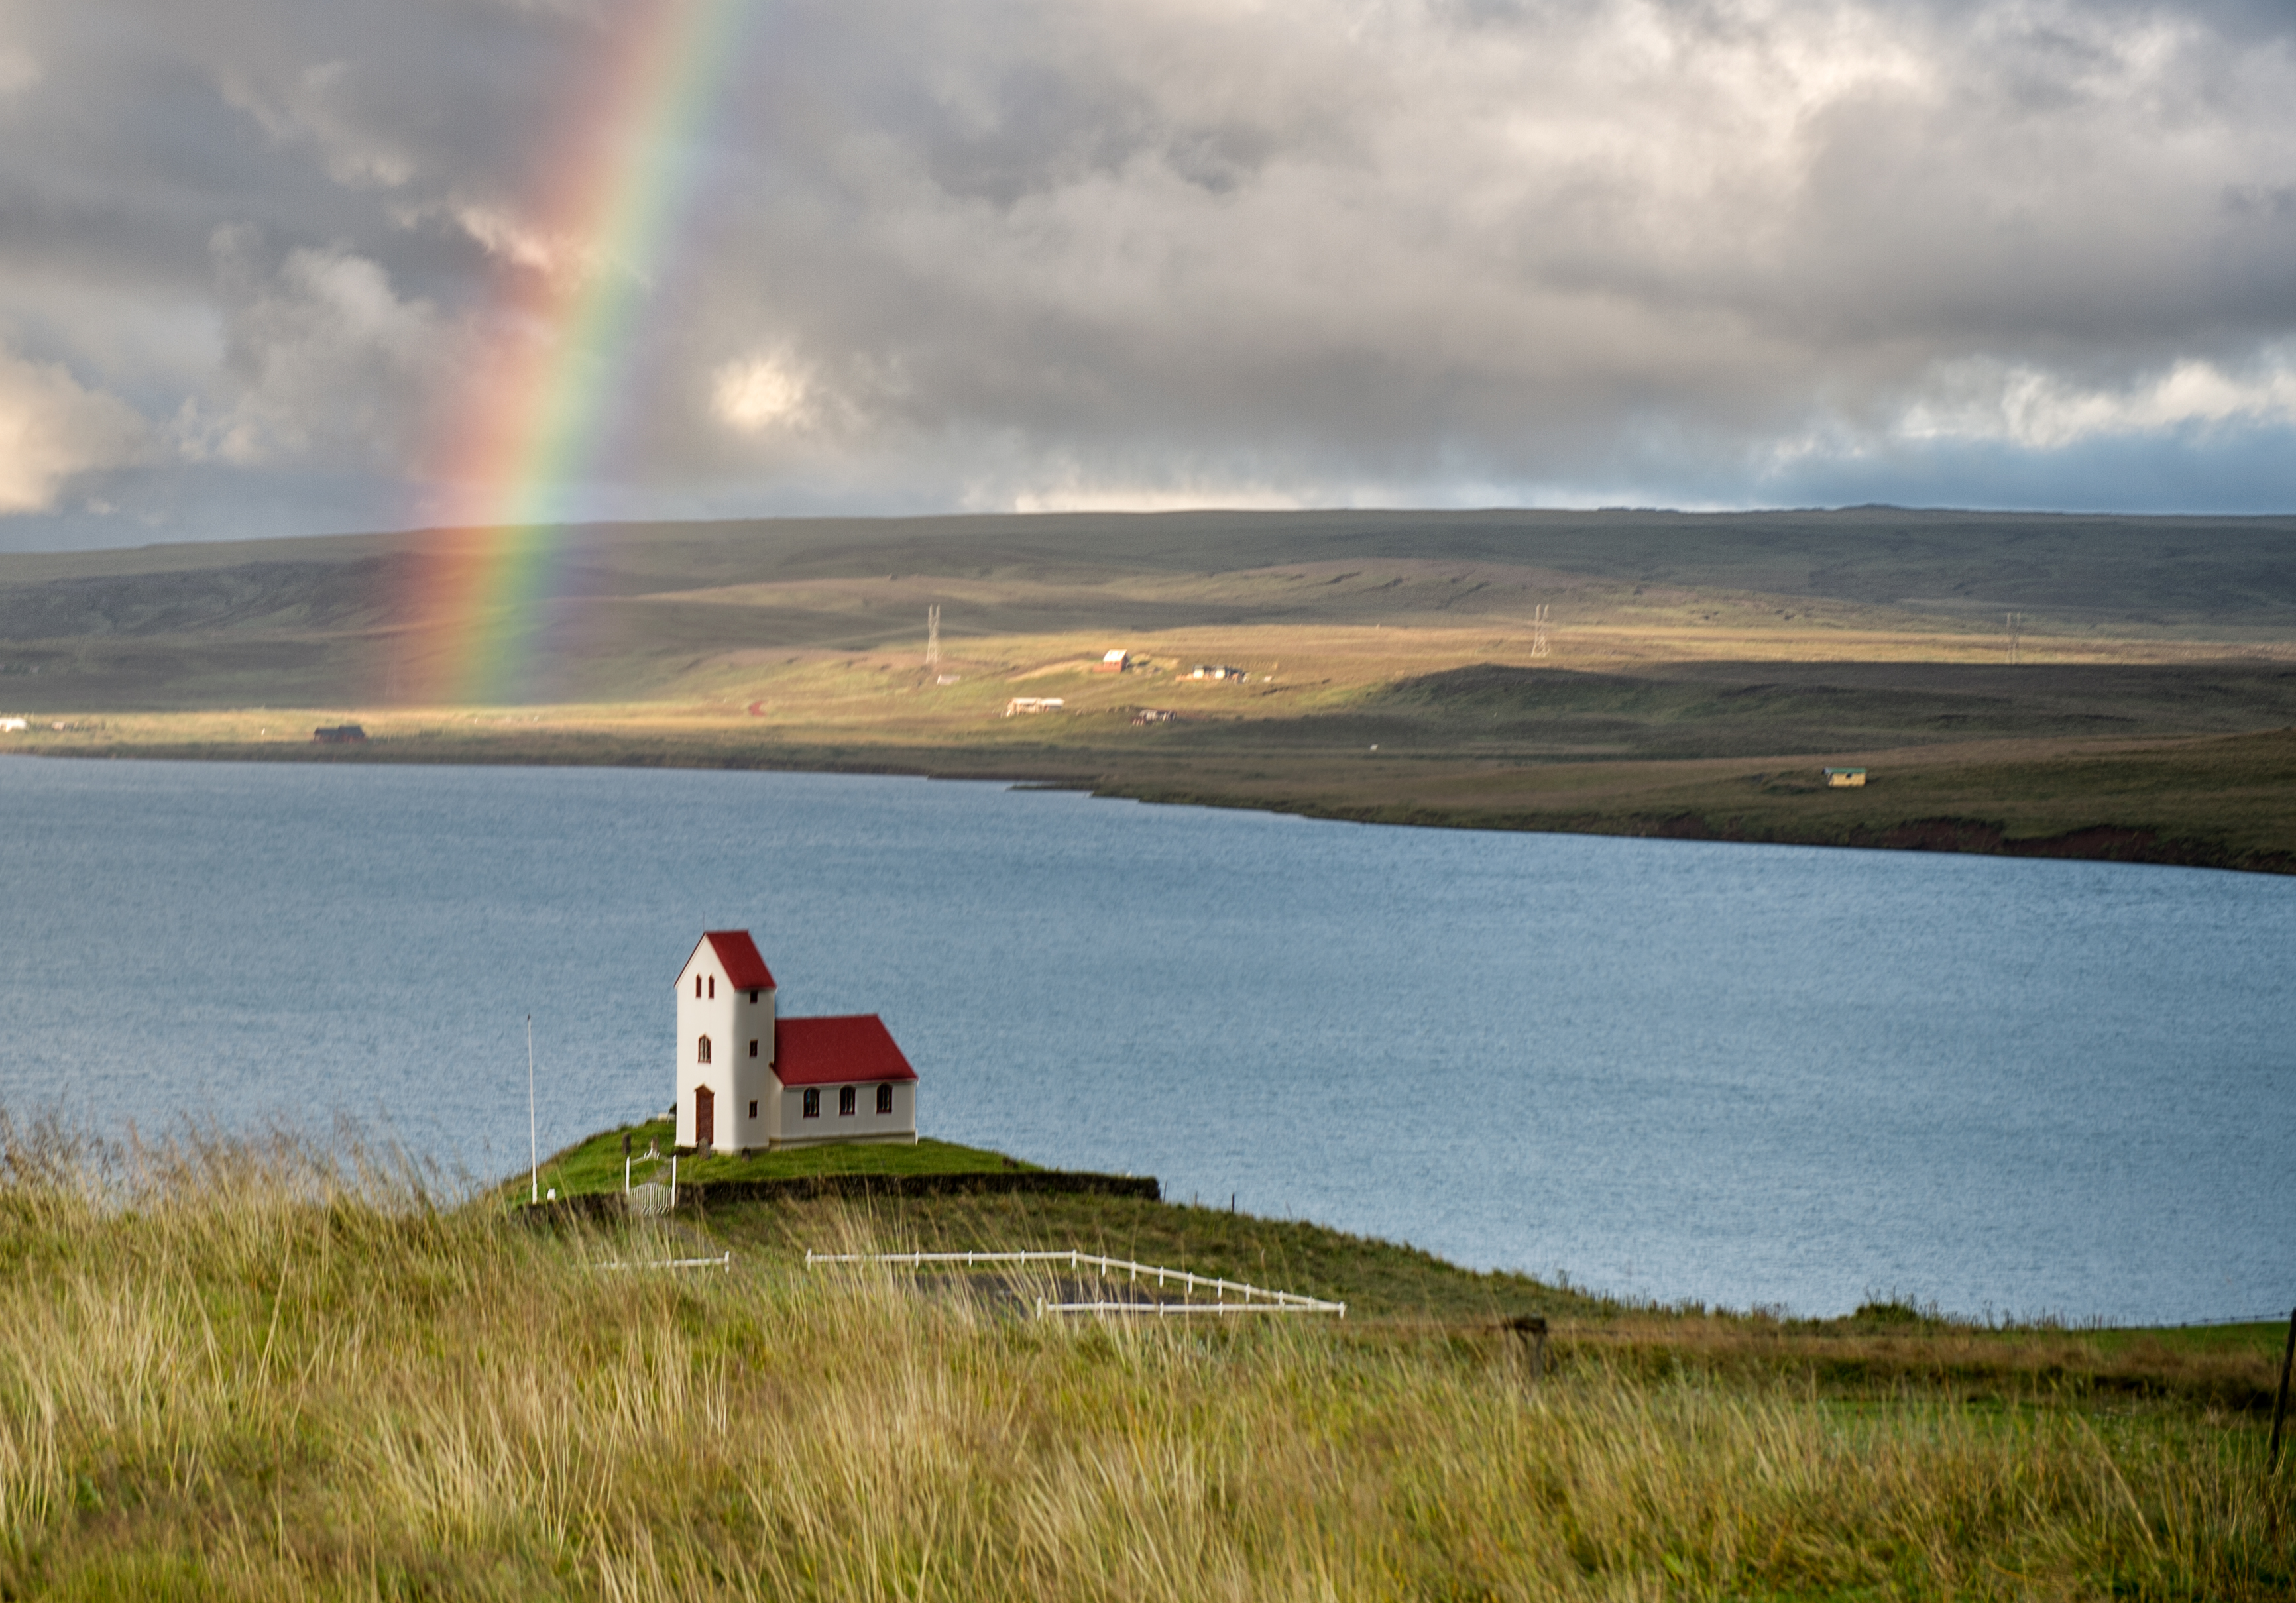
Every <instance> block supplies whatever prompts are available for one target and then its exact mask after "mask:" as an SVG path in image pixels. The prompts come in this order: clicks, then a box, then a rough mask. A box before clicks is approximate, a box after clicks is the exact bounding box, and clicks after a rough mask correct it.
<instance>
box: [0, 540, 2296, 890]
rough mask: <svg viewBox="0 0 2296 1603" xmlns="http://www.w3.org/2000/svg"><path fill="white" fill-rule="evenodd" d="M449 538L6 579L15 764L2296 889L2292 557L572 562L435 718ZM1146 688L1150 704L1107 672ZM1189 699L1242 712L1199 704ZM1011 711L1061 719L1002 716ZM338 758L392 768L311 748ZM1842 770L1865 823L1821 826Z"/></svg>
mask: <svg viewBox="0 0 2296 1603" xmlns="http://www.w3.org/2000/svg"><path fill="white" fill-rule="evenodd" d="M460 538H462V537H461V536H362V537H357V538H350V539H343V540H335V541H301V542H286V543H270V544H263V545H249V546H241V547H227V548H190V547H186V548H155V549H154V550H152V551H148V552H107V553H92V554H84V555H78V556H70V557H65V556H57V557H0V713H11V712H12V713H15V714H17V715H18V716H25V717H26V718H27V719H28V720H29V721H30V723H31V725H32V727H30V728H29V729H28V730H26V731H24V732H19V733H15V734H12V735H5V736H0V751H4V750H18V751H32V752H52V753H72V752H79V753H92V754H93V753H109V754H116V755H121V756H140V757H167V756H177V757H243V758H258V759H266V760H267V759H280V760H284V759H290V758H293V759H305V758H315V759H319V760H327V761H337V762H357V761H388V762H457V763H462V762H479V763H614V764H635V765H649V764H673V765H701V766H727V767H791V768H812V769H831V770H856V771H877V772H898V773H929V774H937V775H944V776H950V777H976V778H1000V779H1019V780H1029V781H1043V782H1051V783H1059V784H1067V785H1075V786H1079V787H1083V788H1088V789H1095V790H1098V791H1101V792H1103V793H1105V794H1110V795H1119V796H1130V797H1141V798H1144V799H1152V800H1159V801H1188V802H1201V803H1210V804H1214V805H1227V806H1255V807H1274V808H1281V809H1285V810H1291V811H1297V812H1303V813H1311V814H1324V815H1328V816H1333V817H1344V818H1356V819H1364V820H1374V821H1382V822H1415V823H1435V824H1454V825H1465V826H1472V827H1487V828H1514V829H1523V828H1531V829H1554V830H1600V831H1607V832H1614V833H1635V834H1671V835H1696V836H1708V837H1713V838H1743V839H1768V840H1796V841H1807V842H1814V843H1826V844H1841V845H1871V846H1929V847H1936V848H1944V849H1956V850H1989V851H2028V852H2035V853H2042V854H2049V855H2075V856H2120V857H2128V858H2133V859H2141V860H2150V861H2159V862H2171V863H2200V864H2211V865H2218V866H2225V867H2236V868H2251V869H2266V870H2274V871H2287V870H2288V869H2289V868H2290V867H2292V866H2296V807H2291V806H2289V805H2288V804H2287V802H2286V799H2285V798H2286V797H2288V796H2289V795H2290V794H2291V793H2292V792H2291V790H2290V781H2291V780H2292V779H2296V767H2292V746H2291V742H2292V740H2296V736H2292V734H2291V733H2290V732H2291V731H2292V730H2296V520H2292V519H2110V518H2095V519H2071V518H2044V517H2026V516H2014V517H2012V516H2003V517H1991V516H1986V515H1978V514H1953V513H1908V512H1901V511H1890V510H1889V509H1865V510H1860V511H1850V512H1840V513H1779V514H1759V515H1757V514H1746V515H1732V516H1728V517H1708V518H1693V517H1684V516H1677V515H1667V514H1625V513H1621V514H1561V513H1489V514H1415V513H1349V514H1311V513H1300V514H1283V515H1275V514H1270V515H1244V514H1192V515H1174V516H1169V517H1153V518H1135V519H1122V518H1097V519H1095V518H1043V519H1018V518H990V519H915V520H855V521H849V522H831V521H815V522H807V521H803V520H792V521H786V522H776V523H762V524H746V525H668V526H659V527H638V526H633V527H626V528H594V529H581V530H573V531H568V533H567V535H566V536H565V544H566V547H567V552H568V555H567V558H566V560H565V562H564V564H563V566H562V574H561V582H560V585H559V589H558V591H557V592H556V593H553V594H552V595H549V596H545V597H542V598H539V599H537V600H536V601H533V602H531V603H528V604H525V605H523V606H521V608H518V609H510V610H506V611H504V612H502V613H501V614H499V615H498V616H495V617H490V618H488V619H487V620H484V623H483V627H484V628H486V629H487V630H488V631H489V632H491V633H493V634H497V635H499V636H500V637H501V638H503V639H504V640H506V641H509V642H512V646H511V656H512V658H514V659H516V660H519V661H521V662H522V663H523V664H524V665H525V671H524V673H523V675H522V677H521V686H520V688H519V691H518V693H517V696H516V698H515V699H514V700H512V701H508V702H505V703H504V704H502V705H494V706H485V707H473V706H459V705H449V704H423V703H422V702H421V701H420V699H419V697H418V696H417V695H416V694H415V693H414V691H415V690H416V689H419V687H421V686H422V685H424V684H426V683H430V680H431V679H432V678H433V676H434V670H435V669H436V668H437V667H438V665H439V662H440V661H441V660H443V659H444V658H447V657H448V656H450V655H451V654H452V653H453V652H454V651H455V650H456V649H457V646H458V643H459V642H458V641H457V640H455V639H454V638H449V637H448V636H447V634H445V633H443V632H442V631H440V630H439V628H437V627H436V626H433V625H432V624H431V623H430V622H429V621H428V620H426V618H425V617H424V616H423V615H422V613H421V612H420V611H419V610H418V609H415V608H414V605H413V602H412V601H411V599H410V598H411V596H412V595H413V594H414V587H415V581H416V580H417V579H418V578H419V576H420V573H421V570H422V563H423V561H424V560H426V558H425V555H424V552H425V551H426V549H429V548H430V547H433V546H436V545H438V544H440V543H442V542H443V543H447V544H452V543H453V542H454V541H455V540H457V539H460ZM936 605H937V606H939V607H940V608H941V609H942V616H943V624H944V643H943V655H942V658H941V660H940V661H939V663H938V664H936V665H934V668H933V670H932V671H928V669H927V667H926V664H925V662H924V655H923V646H924V641H923V634H924V614H925V609H926V608H927V607H928V606H936ZM1542 607H1543V608H1546V609H1548V610H1549V613H1550V615H1551V616H1550V617H1549V619H1548V621H1547V622H1546V625H1545V626H1543V627H1542V626H1540V625H1539V624H1538V622H1537V621H1535V614H1536V612H1537V610H1538V609H1539V608H1542ZM2012 614H2013V615H2015V617H2017V619H2018V620H2019V621H2018V622H2017V623H2016V624H2015V626H2014V630H2015V633H2014V636H2012V633H2011V626H2010V624H2009V622H2008V617H2009V615H2012ZM1117 647H1121V648H1125V649H1128V650H1131V651H1132V652H1133V653H1134V654H1135V657H1136V670H1135V671H1132V672H1128V673H1125V674H1121V675H1107V674H1096V673H1094V672H1092V671H1091V665H1092V664H1093V662H1094V661H1095V660H1096V659H1097V658H1099V657H1100V656H1101V654H1102V653H1103V651H1104V650H1109V649H1111V648H1117ZM1200 663H1227V664H1234V665H1235V666H1237V667H1242V669H1243V670H1244V671H1245V673H1246V675H1247V677H1246V678H1245V679H1244V680H1243V681H1242V682H1241V683H1235V682H1211V681H1199V680H1195V679H1193V678H1192V677H1190V676H1189V671H1190V670H1191V669H1192V668H1193V667H1194V666H1195V665H1197V664H1200ZM410 687H413V688H410ZM1015 697H1029V698H1037V699H1059V700H1060V701H1061V702H1062V707H1061V709H1060V710H1059V711H1057V712H1050V713H1044V714H1037V715H1028V716H1005V713H1006V709H1007V707H1008V706H1009V705H1010V704H1011V702H1012V701H1013V698H1015ZM1143 709H1153V710H1155V711H1157V712H1159V713H1166V714H1169V715H1171V716H1170V718H1169V721H1161V722H1155V723H1149V724H1140V723H1136V721H1135V720H1136V715H1138V714H1139V713H1140V712H1141V711H1142V710H1143ZM343 722H356V723H358V724H362V725H364V726H365V728H366V730H367V732H369V734H370V735H371V736H373V739H372V740H370V741H369V742H368V743H367V744H366V745H365V746H364V747H362V748H357V749H355V750H344V749H342V748H313V747H312V745H311V743H310V739H309V736H310V731H311V730H312V729H313V728H314V727H316V726H317V725H319V724H338V723H343ZM59 725H61V727H58V726H59ZM1826 765H1859V766H1865V767H1867V768H1868V769H1869V770H1871V771H1872V774H1873V782H1872V783H1871V784H1870V785H1869V786H1868V787H1867V788H1866V789H1864V790H1861V791H1855V792H1849V793H1841V792H1834V793H1830V794H1829V793H1826V791H1825V787H1824V786H1823V785H1822V784H1821V783H1820V782H1819V779H1818V776H1819V771H1820V770H1821V769H1822V768H1823V767H1825V766H1826Z"/></svg>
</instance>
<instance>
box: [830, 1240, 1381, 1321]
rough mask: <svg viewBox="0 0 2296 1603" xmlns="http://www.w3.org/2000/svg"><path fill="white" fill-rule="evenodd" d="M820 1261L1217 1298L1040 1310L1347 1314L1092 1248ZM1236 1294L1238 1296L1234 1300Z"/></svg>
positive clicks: (1311, 1300) (1041, 1303) (1309, 1300)
mask: <svg viewBox="0 0 2296 1603" xmlns="http://www.w3.org/2000/svg"><path fill="white" fill-rule="evenodd" d="M815 1264H896V1265H906V1266H907V1267H910V1268H917V1269H921V1268H922V1267H924V1266H925V1265H926V1264H947V1265H950V1266H952V1267H957V1266H961V1267H963V1268H966V1269H974V1268H992V1267H994V1266H996V1264H1046V1265H1052V1266H1057V1265H1061V1264H1066V1265H1067V1266H1068V1267H1069V1268H1070V1269H1071V1270H1074V1271H1078V1272H1082V1271H1084V1270H1087V1269H1091V1270H1096V1271H1098V1272H1099V1274H1100V1278H1101V1279H1103V1280H1107V1279H1108V1278H1109V1277H1110V1276H1111V1274H1114V1275H1116V1276H1118V1277H1119V1278H1121V1279H1123V1280H1126V1281H1127V1282H1128V1284H1132V1285H1140V1284H1142V1283H1144V1282H1146V1281H1148V1280H1150V1278H1151V1277H1153V1283H1154V1284H1155V1285H1157V1286H1159V1287H1174V1286H1177V1287H1178V1288H1180V1289H1181V1290H1182V1291H1183V1292H1194V1291H1202V1290H1208V1291H1210V1293H1211V1294H1212V1296H1213V1299H1214V1300H1213V1301H1211V1302H1209V1303H1160V1302H1156V1303H1127V1302H1116V1303H1111V1302H1095V1303H1050V1302H1046V1300H1045V1299H1044V1298H1042V1297H1038V1298H1037V1313H1152V1314H1156V1315H1158V1316H1159V1317H1164V1316H1170V1315H1179V1316H1185V1315H1189V1314H1199V1313H1210V1314H1228V1313H1335V1314H1337V1315H1339V1317H1340V1318H1341V1319H1345V1318H1347V1316H1348V1305H1347V1304H1345V1303H1327V1302H1324V1301H1323V1300H1321V1299H1320V1298H1317V1297H1312V1296H1300V1294H1299V1293H1297V1292H1295V1291H1271V1290H1269V1289H1268V1288H1267V1287H1265V1286H1249V1285H1246V1284H1245V1283H1244V1282H1242V1281H1241V1280H1220V1279H1218V1277H1216V1276H1211V1275H1201V1274H1191V1273H1189V1272H1187V1271H1186V1270H1185V1269H1166V1268H1164V1267H1162V1266H1161V1265H1160V1264H1136V1263H1134V1262H1133V1261H1132V1260H1131V1259H1129V1258H1103V1257H1102V1256H1100V1255H1098V1254H1096V1253H1088V1252H869V1253H852V1252H846V1253H826V1252H823V1253H817V1252H808V1253H807V1254H806V1255H805V1266H806V1267H807V1268H808V1269H811V1268H812V1267H813V1266H814V1265H815ZM1231 1296H1233V1297H1234V1298H1235V1299H1236V1300H1235V1301H1234V1302H1230V1301H1229V1300H1228V1298H1230V1297H1231Z"/></svg>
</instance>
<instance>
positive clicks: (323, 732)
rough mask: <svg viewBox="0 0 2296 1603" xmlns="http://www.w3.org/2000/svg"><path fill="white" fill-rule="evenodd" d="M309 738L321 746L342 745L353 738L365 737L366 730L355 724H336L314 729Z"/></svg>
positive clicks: (363, 738)
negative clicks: (329, 727)
mask: <svg viewBox="0 0 2296 1603" xmlns="http://www.w3.org/2000/svg"><path fill="white" fill-rule="evenodd" d="M311 738H312V739H313V740H316V741H317V742H318V743H319V744H320V745H322V746H343V745H348V744H349V743H350V742H351V741H353V740H365V739H366V731H365V730H364V729H361V728H360V727H359V726H358V725H357V724H336V725H334V726H333V727H332V729H315V730H313V731H312V732H311Z"/></svg>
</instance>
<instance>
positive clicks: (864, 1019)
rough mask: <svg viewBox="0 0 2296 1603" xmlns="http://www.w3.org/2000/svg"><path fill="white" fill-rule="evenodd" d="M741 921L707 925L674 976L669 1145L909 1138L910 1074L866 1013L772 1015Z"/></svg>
mask: <svg viewBox="0 0 2296 1603" xmlns="http://www.w3.org/2000/svg"><path fill="white" fill-rule="evenodd" d="M774 998H775V986H774V977H773V975H772V974H771V973H769V972H767V969H766V960H765V959H764V958H763V957H761V956H760V955H758V944H757V943H756V942H755V941H753V940H751V939H750V932H749V931H748V930H746V929H713V930H711V931H709V933H708V934H707V935H705V936H702V937H701V944H700V945H697V946H695V947H694V949H693V955H692V956H691V957H689V958H687V959H686V960H685V968H684V969H681V970H680V971H679V973H678V976H677V1047H676V1051H677V1138H676V1139H677V1144H678V1145H679V1146H680V1147H683V1148H685V1149H689V1150H693V1149H702V1150H709V1151H718V1152H757V1151H765V1150H769V1149H775V1148H779V1147H813V1146H822V1145H824V1144H826V1143H828V1142H831V1141H877V1142H885V1141H894V1142H906V1143H912V1144H913V1143H914V1141H916V1139H917V1071H916V1070H915V1069H914V1068H912V1067H909V1060H908V1059H907V1058H906V1057H904V1056H903V1055H902V1053H901V1049H900V1048H899V1047H898V1045H896V1044H895V1043H894V1041H893V1037H892V1034H891V1032H890V1031H888V1030H887V1029H886V1028H885V1021H884V1020H883V1019H881V1018H878V1017H877V1015H876V1014H874V1013H851V1014H845V1015H840V1016H837V1017H832V1018H778V1017H776V1016H775V1002H774Z"/></svg>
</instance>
